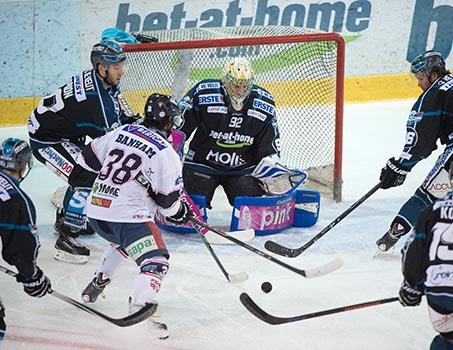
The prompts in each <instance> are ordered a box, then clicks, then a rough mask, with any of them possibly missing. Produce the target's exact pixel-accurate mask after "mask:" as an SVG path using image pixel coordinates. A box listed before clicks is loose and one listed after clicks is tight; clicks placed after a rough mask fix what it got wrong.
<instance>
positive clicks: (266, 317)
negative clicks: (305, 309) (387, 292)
mask: <svg viewBox="0 0 453 350" xmlns="http://www.w3.org/2000/svg"><path fill="white" fill-rule="evenodd" d="M239 299H240V300H241V303H242V305H244V307H245V308H246V309H247V310H248V311H250V313H252V314H253V315H254V316H256V317H258V318H259V319H260V320H261V321H264V322H266V323H269V324H272V325H278V324H284V323H291V322H296V321H303V320H307V319H309V318H315V317H321V316H326V315H332V314H336V313H340V312H345V311H353V310H358V309H363V308H366V307H370V306H377V305H382V304H387V303H392V302H394V301H397V300H398V298H397V297H393V298H386V299H378V300H373V301H367V302H365V303H360V304H353V305H347V306H340V307H337V308H335V309H329V310H323V311H317V312H312V313H309V314H303V315H298V316H292V317H279V316H273V315H271V314H269V313H267V312H266V311H264V310H263V309H261V308H260V307H259V306H258V305H257V304H256V303H255V302H254V301H253V299H252V298H250V296H249V295H248V294H247V293H241V295H240V296H239Z"/></svg>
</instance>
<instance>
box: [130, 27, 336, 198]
mask: <svg viewBox="0 0 453 350" xmlns="http://www.w3.org/2000/svg"><path fill="white" fill-rule="evenodd" d="M143 34H147V35H152V36H155V37H157V38H158V39H159V42H157V43H149V44H136V45H126V46H125V51H126V52H127V55H128V58H127V63H126V73H125V75H124V77H123V79H122V82H121V86H122V91H123V96H124V97H125V99H126V101H127V102H128V104H129V105H130V107H132V110H134V111H135V112H139V113H140V114H142V113H143V106H144V104H145V101H146V98H147V97H148V96H149V95H150V94H151V93H154V92H158V93H163V94H171V95H172V96H173V97H175V98H176V99H180V98H181V97H182V96H183V95H184V94H185V93H186V92H187V91H188V90H189V89H190V88H191V87H192V86H193V85H194V84H195V83H197V82H198V81H200V80H203V79H219V78H220V76H221V72H222V69H223V67H224V66H225V64H226V63H227V61H228V60H230V59H231V58H233V57H237V56H243V57H247V58H248V59H249V60H250V62H251V64H252V67H253V70H254V72H255V84H257V85H259V86H262V87H263V88H265V89H266V90H268V91H269V92H270V93H271V94H272V95H273V96H274V99H275V103H276V107H277V121H278V124H279V128H280V133H281V153H282V159H283V161H284V163H285V164H286V165H287V166H288V167H290V168H298V169H304V170H306V171H308V173H309V176H310V179H311V180H312V183H311V184H313V181H315V182H316V183H317V184H320V185H322V187H323V188H320V189H321V190H323V189H328V190H329V191H330V192H331V193H333V197H334V198H335V199H336V200H337V201H339V200H341V183H342V180H341V168H342V166H341V165H342V164H341V160H342V125H343V83H344V41H343V39H342V38H341V36H339V35H338V34H336V33H317V32H314V31H311V30H307V29H303V28H297V27H284V26H278V27H274V26H265V27H261V26H260V27H256V26H251V27H244V26H243V27H228V28H190V29H179V30H168V31H155V32H144V33H143ZM318 188H319V187H318Z"/></svg>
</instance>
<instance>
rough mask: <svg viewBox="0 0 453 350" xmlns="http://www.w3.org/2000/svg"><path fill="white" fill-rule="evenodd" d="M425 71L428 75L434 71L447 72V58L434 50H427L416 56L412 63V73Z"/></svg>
mask: <svg viewBox="0 0 453 350" xmlns="http://www.w3.org/2000/svg"><path fill="white" fill-rule="evenodd" d="M418 72H423V73H426V74H428V75H430V74H432V73H433V72H439V73H441V74H442V73H443V72H445V60H444V58H443V57H442V55H441V54H440V53H439V52H437V51H433V50H429V51H426V52H424V53H422V54H421V55H418V56H417V57H415V59H414V60H413V61H412V63H411V73H414V74H415V73H418Z"/></svg>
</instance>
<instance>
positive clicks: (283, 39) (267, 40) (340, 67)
mask: <svg viewBox="0 0 453 350" xmlns="http://www.w3.org/2000/svg"><path fill="white" fill-rule="evenodd" d="M316 41H334V42H335V43H336V44H337V64H336V92H335V151H334V171H333V181H334V183H333V198H334V199H335V200H336V201H337V202H339V201H341V188H342V182H343V180H342V176H343V174H342V171H343V168H342V165H343V115H344V111H343V109H344V73H345V46H346V45H345V41H344V39H343V37H342V36H341V35H340V34H338V33H314V34H295V35H277V36H260V37H243V38H220V39H217V38H216V39H203V40H188V41H173V42H155V43H146V44H128V45H125V46H124V51H125V52H138V51H142V52H143V51H168V50H187V49H206V48H215V47H231V46H252V45H268V44H291V43H303V42H316Z"/></svg>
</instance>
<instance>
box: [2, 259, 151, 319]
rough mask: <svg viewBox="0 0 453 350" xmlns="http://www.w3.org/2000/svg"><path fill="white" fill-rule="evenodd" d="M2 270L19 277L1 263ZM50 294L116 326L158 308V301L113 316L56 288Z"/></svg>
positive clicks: (143, 316)
mask: <svg viewBox="0 0 453 350" xmlns="http://www.w3.org/2000/svg"><path fill="white" fill-rule="evenodd" d="M0 271H2V272H4V273H6V274H7V275H10V276H12V277H17V273H15V272H14V271H11V270H9V269H7V268H6V267H3V266H1V265H0ZM49 294H50V295H52V296H53V297H55V298H57V299H60V300H62V301H65V302H67V303H69V304H71V305H73V306H75V307H77V308H79V309H80V310H83V311H85V312H88V313H90V314H92V315H95V316H98V317H100V318H102V319H103V320H106V321H107V322H110V323H113V324H114V325H116V326H119V327H129V326H132V325H134V324H136V323H139V322H141V321H144V320H146V319H147V318H149V317H150V316H151V315H153V314H154V313H155V312H156V310H157V304H156V303H150V304H146V305H145V306H144V307H142V308H141V309H140V310H138V311H137V312H135V313H133V314H131V315H129V316H126V317H123V318H111V317H109V316H107V315H105V314H103V313H101V312H99V311H97V310H95V309H92V308H91V307H89V306H87V305H85V304H82V303H79V302H78V301H75V300H74V299H72V298H70V297H67V296H66V295H63V294H61V293H58V292H57V291H56V290H53V289H50V290H49Z"/></svg>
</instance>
